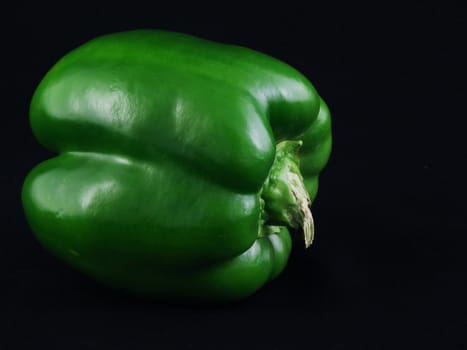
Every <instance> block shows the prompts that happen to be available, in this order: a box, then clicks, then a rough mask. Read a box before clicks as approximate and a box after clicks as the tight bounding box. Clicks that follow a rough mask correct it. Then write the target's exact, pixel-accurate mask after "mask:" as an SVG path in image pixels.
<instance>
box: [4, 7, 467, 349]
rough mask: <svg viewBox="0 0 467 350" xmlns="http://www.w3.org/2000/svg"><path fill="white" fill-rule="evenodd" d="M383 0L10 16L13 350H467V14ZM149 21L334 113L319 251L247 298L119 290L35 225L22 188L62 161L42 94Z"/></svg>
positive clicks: (7, 327)
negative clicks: (241, 52)
mask: <svg viewBox="0 0 467 350" xmlns="http://www.w3.org/2000/svg"><path fill="white" fill-rule="evenodd" d="M375 3H376V4H374V5H372V6H369V5H356V4H355V3H352V4H348V5H346V6H343V5H342V4H331V3H322V2H316V3H315V2H309V5H308V6H300V5H297V4H294V3H292V2H285V3H281V4H280V5H279V4H278V5H274V4H273V3H269V4H267V5H264V6H265V7H264V8H262V9H260V8H259V7H256V8H254V7H253V5H252V3H250V4H248V5H241V4H236V5H233V3H225V4H224V3H222V2H218V4H217V5H209V6H205V7H203V6H201V5H200V4H199V3H196V5H194V4H192V5H189V6H187V5H186V4H182V3H179V2H177V3H173V4H165V5H164V6H162V5H160V4H159V3H156V2H154V3H153V4H152V6H141V5H136V4H133V3H131V2H129V3H127V4H126V5H124V6H123V5H118V4H117V3H114V4H113V5H111V6H109V5H106V6H104V5H99V4H97V3H95V4H93V5H92V6H87V5H86V6H85V5H84V4H77V3H68V2H62V3H61V4H56V5H54V6H50V7H47V6H46V5H44V4H43V3H41V2H38V3H37V4H35V5H34V4H26V3H22V2H18V3H16V4H14V5H11V7H10V8H8V9H6V10H5V12H4V13H3V17H4V22H3V24H5V23H6V24H7V27H8V28H6V29H5V30H4V31H3V37H2V47H3V50H2V51H3V52H2V56H3V59H4V62H5V60H6V63H3V72H2V75H3V77H4V79H3V86H2V90H3V93H2V96H4V98H3V99H2V100H3V101H2V105H3V107H5V106H7V109H5V108H4V109H3V113H4V115H3V118H2V125H3V127H2V128H1V130H3V135H2V139H1V142H2V144H3V145H2V159H3V165H2V172H1V176H2V177H1V179H2V185H3V189H4V190H3V193H2V197H3V198H2V204H3V215H4V219H3V220H2V221H3V223H4V224H3V227H4V229H3V230H2V244H1V245H0V246H1V248H0V249H1V258H2V259H3V261H2V262H1V266H2V269H4V271H3V273H2V275H1V276H2V278H1V279H2V280H3V283H2V285H3V287H2V294H3V296H2V299H1V301H2V304H1V308H2V310H3V311H1V313H0V317H1V318H2V319H3V321H4V326H3V327H2V328H1V336H0V348H1V349H5V348H6V349H23V348H25V349H26V348H27V349H31V348H38V347H39V348H42V347H44V348H49V349H149V348H151V349H157V348H159V349H171V348H176V349H178V348H179V349H195V348H208V349H209V348H213V349H214V348H215V349H223V348H246V349H250V348H255V349H260V348H261V349H262V348H265V349H266V348H267V349H270V350H272V349H286V348H298V347H299V346H300V347H302V348H310V349H409V348H410V349H414V348H433V349H467V345H466V339H465V336H466V332H467V317H466V312H467V308H466V307H465V305H466V303H465V296H466V293H467V288H466V271H467V269H466V268H467V258H466V253H465V251H466V243H467V240H466V238H465V235H466V228H467V224H466V219H465V211H466V210H465V208H466V204H465V201H466V199H465V198H466V194H467V193H466V191H465V183H464V181H465V179H466V171H465V166H464V164H465V162H466V161H467V153H466V146H465V141H464V135H465V119H466V117H467V115H466V110H465V108H464V104H465V102H466V100H467V99H466V97H467V96H466V80H465V78H466V77H465V75H464V71H463V66H464V65H465V63H466V62H467V61H466V60H465V55H464V54H463V47H464V46H465V45H466V42H467V40H466V39H467V35H466V34H467V31H466V26H465V24H466V20H467V18H466V17H467V16H466V11H465V10H464V9H463V8H462V7H461V5H460V2H459V3H449V4H447V3H441V2H440V3H436V4H432V3H428V2H424V1H418V2H405V3H404V4H401V5H396V4H392V5H381V4H379V3H378V2H375ZM136 28H158V29H166V30H174V31H180V32H185V33H188V34H192V35H197V36H201V37H204V38H207V39H211V40H215V41H220V42H225V43H231V44H238V45H243V46H247V47H250V48H253V49H256V50H258V51H262V52H264V53H267V54H269V55H272V56H274V57H277V58H279V59H282V60H284V61H285V62H287V63H289V64H291V65H292V66H294V67H295V68H297V69H298V70H300V71H301V72H302V73H304V74H305V75H306V76H307V77H308V78H309V79H310V80H311V81H312V82H313V84H314V85H315V87H316V88H317V90H318V91H319V92H320V94H321V95H322V96H323V98H325V100H326V101H327V103H328V105H329V106H330V109H331V112H332V116H333V135H334V148H333V153H332V156H331V160H330V162H329V165H328V167H327V168H326V169H325V171H323V173H322V176H321V183H320V191H319V194H318V197H317V199H316V201H315V203H314V217H315V220H316V222H317V238H316V241H315V242H314V244H313V246H312V248H311V249H309V250H307V251H305V250H304V248H303V246H302V242H301V239H300V238H298V237H297V238H296V240H295V244H294V250H293V253H292V256H291V258H290V262H289V265H288V266H287V268H286V270H285V271H284V272H283V273H282V275H281V276H280V277H279V278H277V279H276V280H275V281H273V282H272V283H270V284H268V285H266V286H265V287H264V288H262V289H261V290H260V291H259V292H258V293H256V294H255V295H254V296H252V297H250V298H249V299H246V300H244V301H241V302H239V303H235V304H231V305H226V306H222V307H190V306H183V305H169V304H164V303H158V302H151V301H148V300H140V299H135V298H132V297H128V296H125V295H121V294H119V293H117V292H115V291H112V290H108V289H106V288H104V287H102V286H100V285H97V284H96V283H94V282H93V281H91V280H89V279H87V278H86V277H84V276H82V275H81V274H79V273H78V272H75V271H74V270H71V269H70V268H68V267H67V266H65V265H63V264H62V263H61V262H59V261H58V260H56V259H55V258H54V257H52V256H50V255H49V254H47V253H46V252H45V251H44V250H43V249H42V248H41V246H40V245H39V244H38V243H37V242H36V240H35V239H34V237H33V235H32V233H31V231H30V230H29V228H28V226H27V223H26V221H25V219H24V216H23V212H22V208H21V202H20V189H21V185H22V181H23V179H24V177H25V176H26V174H27V172H28V171H29V170H30V169H31V168H32V167H34V166H35V165H36V164H38V163H39V162H41V161H42V160H44V159H46V158H48V157H50V156H51V155H52V154H51V153H49V152H48V151H47V150H44V149H43V148H42V147H41V146H40V145H39V144H38V143H37V141H35V139H34V138H33V136H32V133H31V131H30V129H29V125H28V106H29V101H30V98H31V96H32V93H33V91H34V89H35V87H36V86H37V84H38V83H39V81H40V79H41V78H42V77H43V76H44V74H45V73H46V72H47V70H48V69H50V68H51V66H52V65H53V64H54V63H55V62H56V61H57V60H58V59H59V58H60V57H61V56H63V55H64V54H65V53H67V52H68V51H70V50H71V49H73V48H75V47H76V46H78V45H80V44H82V43H84V42H86V41H87V40H90V39H92V38H94V37H96V36H98V35H101V34H106V33H111V32H115V31H122V30H129V29H136ZM5 96H6V98H5ZM2 343H4V345H5V346H3V347H2Z"/></svg>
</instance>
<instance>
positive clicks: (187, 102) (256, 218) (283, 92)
mask: <svg viewBox="0 0 467 350" xmlns="http://www.w3.org/2000/svg"><path fill="white" fill-rule="evenodd" d="M30 122H31V127H32V130H33V132H34V135H35V136H36V138H37V139H38V140H39V142H40V143H41V144H42V145H44V146H45V147H46V148H48V149H50V150H52V151H54V152H56V153H58V155H57V156H56V157H54V158H52V159H49V160H46V161H45V162H43V163H41V164H39V165H38V166H37V167H35V168H34V169H33V170H32V171H31V172H30V173H29V175H28V176H27V177H26V179H25V182H24V186H23V191H22V200H23V206H24V210H25V214H26V217H27V220H28V222H29V224H30V226H31V229H32V231H33V232H34V233H35V234H36V236H37V238H38V240H39V241H40V242H41V243H42V245H43V246H44V247H45V248H46V249H48V250H49V251H50V252H51V253H53V254H54V255H56V256H58V257H59V258H60V259H62V260H64V261H66V262H67V263H69V264H70V265H71V266H73V267H75V268H77V269H78V270H80V271H82V272H83V273H85V274H87V275H89V276H91V277H92V278H94V279H96V280H98V281H100V282H102V283H104V284H106V285H109V286H112V287H114V288H118V289H121V290H124V291H127V292H130V293H134V294H137V295H143V296H151V297H157V298H161V299H171V300H179V301H218V302H225V301H230V300H235V299H240V298H243V297H246V296H248V295H250V294H252V293H254V292H255V291H256V290H257V289H258V288H260V287H261V286H262V285H263V284H264V283H266V282H267V281H269V280H271V279H273V278H274V277H276V276H277V275H278V274H279V273H280V272H281V271H282V270H283V269H284V267H285V265H286V263H287V260H288V257H289V254H290V250H291V238H290V235H289V231H288V228H290V229H293V230H294V231H300V230H301V231H303V232H304V236H305V243H306V245H307V246H308V245H309V244H311V241H312V239H313V218H312V216H311V211H310V204H311V201H312V200H313V199H314V197H315V195H316V191H317V188H318V175H319V172H320V171H321V170H322V168H323V167H324V166H325V164H326V162H327V160H328V157H329V154H330V150H331V126H330V114H329V110H328V108H327V107H326V104H325V103H324V102H323V100H322V99H321V98H320V96H319V95H318V94H317V92H316V91H315V89H314V87H313V86H312V85H311V83H310V82H309V81H308V80H307V79H306V78H305V77H304V76H303V75H301V74H300V73H298V72H297V71H296V70H294V69H293V68H291V67H290V66H288V65H287V64H285V63H283V62H280V61H278V60H276V59H273V58H271V57H268V56H266V55H264V54H261V53H258V52H255V51H253V50H249V49H246V48H243V47H238V46H230V45H224V44H219V43H214V42H211V41H207V40H203V39H199V38H195V37H192V36H188V35H184V34H180V33H171V32H165V31H153V30H139V31H130V32H124V33H117V34H112V35H106V36H103V37H99V38H97V39H94V40H92V41H90V42H88V43H86V44H84V45H82V46H81V47H79V48H77V49H75V50H74V51H72V52H70V53H69V54H67V55H66V56H64V57H63V58H62V59H61V60H60V61H59V62H58V63H57V64H56V65H55V66H54V67H53V68H52V69H51V70H50V71H49V72H48V73H47V75H46V76H45V77H44V79H43V80H42V82H41V83H40V84H39V86H38V88H37V90H36V91H35V93H34V96H33V98H32V102H31V106H30ZM300 147H301V148H300ZM299 157H300V158H301V164H299ZM300 169H301V171H300ZM302 174H303V176H304V177H303V176H302Z"/></svg>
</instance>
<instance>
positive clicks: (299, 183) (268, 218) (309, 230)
mask: <svg viewBox="0 0 467 350" xmlns="http://www.w3.org/2000/svg"><path fill="white" fill-rule="evenodd" d="M301 145H302V141H282V142H280V143H279V144H278V145H277V147H276V157H275V160H274V163H273V165H272V167H271V171H270V174H269V176H268V178H267V179H266V181H265V183H264V185H263V188H262V190H261V198H262V200H263V201H264V205H263V215H262V219H263V224H264V225H285V226H288V227H290V228H293V229H300V230H301V231H302V232H303V235H304V239H305V247H306V248H308V247H309V246H310V245H311V243H312V242H313V239H314V234H315V231H314V220H313V215H312V214H311V209H310V205H311V200H310V196H309V194H308V192H307V190H306V188H305V185H304V183H303V177H302V175H301V173H300V168H299V159H298V150H299V149H300V147H301Z"/></svg>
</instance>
